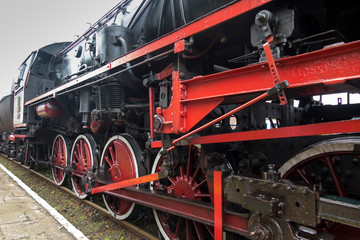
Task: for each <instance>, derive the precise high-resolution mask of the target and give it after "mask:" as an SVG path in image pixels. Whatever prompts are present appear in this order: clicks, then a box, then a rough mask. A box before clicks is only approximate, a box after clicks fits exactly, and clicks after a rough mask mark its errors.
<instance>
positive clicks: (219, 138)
mask: <svg viewBox="0 0 360 240" xmlns="http://www.w3.org/2000/svg"><path fill="white" fill-rule="evenodd" d="M357 132H360V120H347V121H338V122H329V123H317V124H309V125H302V126H294V127H282V128H274V129H264V130H256V131H247V132H236V133H227V134H218V135H211V136H203V137H193V138H190V143H189V144H190V145H193V144H207V143H222V142H238V141H253V140H260V139H275V138H290V137H305V136H315V135H329V134H342V133H357Z"/></svg>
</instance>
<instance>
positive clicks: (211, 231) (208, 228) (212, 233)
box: [204, 225, 215, 239]
mask: <svg viewBox="0 0 360 240" xmlns="http://www.w3.org/2000/svg"><path fill="white" fill-rule="evenodd" d="M204 226H205V228H206V230H207V231H208V233H209V234H210V235H211V237H212V238H213V239H215V236H214V229H211V228H210V226H209V225H204Z"/></svg>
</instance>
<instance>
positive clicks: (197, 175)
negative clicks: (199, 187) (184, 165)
mask: <svg viewBox="0 0 360 240" xmlns="http://www.w3.org/2000/svg"><path fill="white" fill-rule="evenodd" d="M200 175H201V169H200V165H199V166H198V167H197V168H196V171H195V173H194V176H193V178H192V180H191V184H193V183H194V182H197V180H199V177H200Z"/></svg>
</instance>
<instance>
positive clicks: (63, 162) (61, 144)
mask: <svg viewBox="0 0 360 240" xmlns="http://www.w3.org/2000/svg"><path fill="white" fill-rule="evenodd" d="M67 146H68V140H67V139H66V138H65V137H64V136H62V135H61V134H59V135H57V136H56V137H55V140H54V143H53V146H52V159H53V163H55V164H56V165H53V166H52V167H51V170H52V175H53V179H54V181H55V183H56V184H57V185H59V186H60V185H63V184H65V183H66V179H67V174H66V172H65V170H64V169H62V168H65V167H67V166H68V155H69V152H68V147H67ZM60 167H62V168H60Z"/></svg>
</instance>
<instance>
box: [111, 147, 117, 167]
mask: <svg viewBox="0 0 360 240" xmlns="http://www.w3.org/2000/svg"><path fill="white" fill-rule="evenodd" d="M109 153H110V157H111V160H112V163H115V162H116V161H117V159H116V156H115V151H114V145H112V146H111V147H109Z"/></svg>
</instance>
